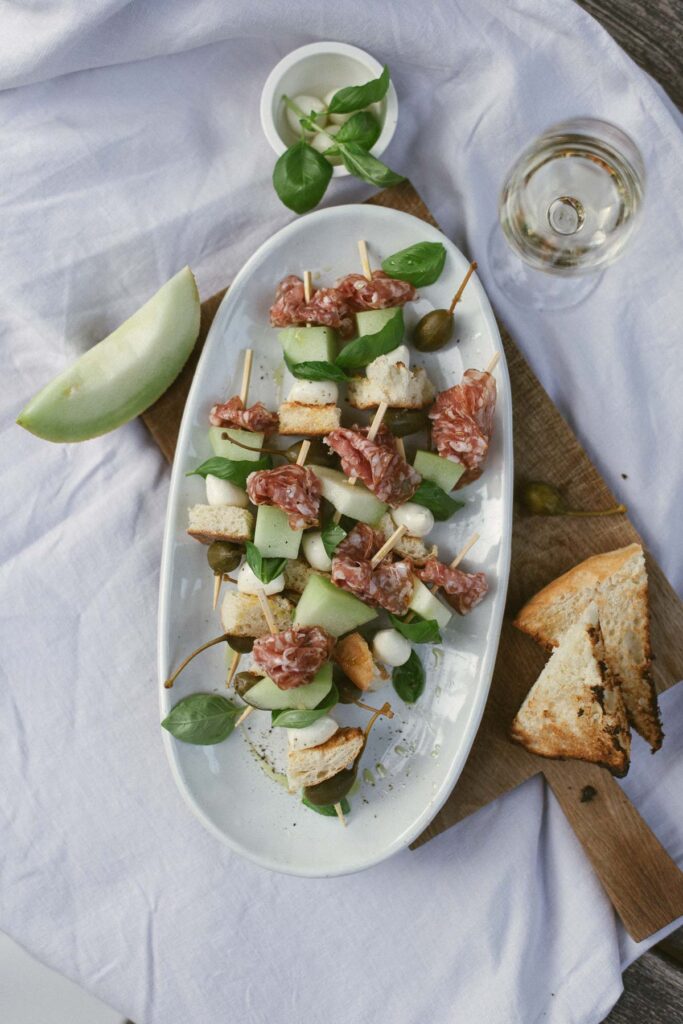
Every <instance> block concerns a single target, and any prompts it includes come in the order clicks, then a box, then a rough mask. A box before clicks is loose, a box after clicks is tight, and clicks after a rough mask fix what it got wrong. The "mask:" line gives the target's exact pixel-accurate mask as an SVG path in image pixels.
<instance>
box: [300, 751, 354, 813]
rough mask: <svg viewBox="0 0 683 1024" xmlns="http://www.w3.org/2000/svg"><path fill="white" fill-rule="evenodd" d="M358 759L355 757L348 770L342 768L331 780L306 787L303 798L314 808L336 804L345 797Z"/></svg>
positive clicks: (351, 784) (352, 780) (352, 779)
mask: <svg viewBox="0 0 683 1024" xmlns="http://www.w3.org/2000/svg"><path fill="white" fill-rule="evenodd" d="M359 761H360V757H357V758H356V760H355V761H354V763H353V765H352V766H351V767H350V768H343V769H342V770H341V771H340V772H337V774H336V775H333V776H332V778H331V779H325V781H324V782H319V783H318V784H317V786H306V787H305V789H304V796H305V797H306V799H307V800H310V802H311V803H312V804H315V805H316V807H325V806H327V805H328V804H338V803H339V801H340V800H341V799H342V798H343V797H345V796H346V794H347V793H348V792H349V790H350V789H351V787H352V786H353V784H354V782H355V781H356V775H357V774H358V764H359Z"/></svg>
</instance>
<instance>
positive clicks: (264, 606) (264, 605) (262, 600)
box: [235, 589, 278, 726]
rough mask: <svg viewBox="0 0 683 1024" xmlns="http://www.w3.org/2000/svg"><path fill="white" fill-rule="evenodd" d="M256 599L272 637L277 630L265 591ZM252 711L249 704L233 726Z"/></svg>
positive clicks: (238, 723)
mask: <svg viewBox="0 0 683 1024" xmlns="http://www.w3.org/2000/svg"><path fill="white" fill-rule="evenodd" d="M258 599H259V604H260V605H261V611H262V612H263V617H264V618H265V620H266V622H267V623H268V629H269V630H270V633H271V636H272V635H274V634H275V633H277V632H278V628H277V626H276V625H275V619H274V618H273V613H272V611H271V609H270V605H269V604H268V598H267V597H266V592H265V590H263V589H261V590H259V591H258ZM253 710H254V709H253V707H252V706H251V704H250V705H249V707H248V708H245V709H244V711H243V712H242V714H241V715H240V717H239V718H238V719H237V721H236V722H235V726H238V725H241V724H242V722H244V721H245V719H247V718H249V715H250V714H251V713H252V711H253Z"/></svg>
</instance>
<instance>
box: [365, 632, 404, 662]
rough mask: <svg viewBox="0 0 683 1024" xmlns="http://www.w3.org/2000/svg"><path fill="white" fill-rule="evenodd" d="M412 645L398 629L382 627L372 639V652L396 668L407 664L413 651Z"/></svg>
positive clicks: (378, 658)
mask: <svg viewBox="0 0 683 1024" xmlns="http://www.w3.org/2000/svg"><path fill="white" fill-rule="evenodd" d="M411 650H412V648H411V646H410V644H409V643H408V641H407V640H406V638H405V637H404V636H401V634H400V633H399V631H398V630H397V629H380V631H379V632H378V633H375V635H374V637H373V639H372V653H373V654H374V655H375V657H376V658H377V660H378V661H383V662H384V664H385V665H391V667H392V668H396V666H397V665H405V663H406V662H407V660H408V658H409V657H410V653H411Z"/></svg>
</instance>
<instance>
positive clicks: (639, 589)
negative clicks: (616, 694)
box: [515, 544, 663, 751]
mask: <svg viewBox="0 0 683 1024" xmlns="http://www.w3.org/2000/svg"><path fill="white" fill-rule="evenodd" d="M591 601H595V602H596V603H597V606H598V613H599V615H600V626H601V628H602V633H603V637H604V640H605V653H606V659H607V664H608V665H609V668H610V671H611V672H612V674H613V675H614V677H615V678H616V680H617V681H618V682H619V683H620V684H621V689H622V693H623V696H624V702H625V704H626V711H627V714H628V717H629V720H630V722H631V724H632V725H633V727H634V729H636V730H637V731H638V732H639V733H640V735H641V736H642V737H643V738H644V739H645V740H647V742H648V743H649V744H650V746H651V747H652V749H653V751H654V750H658V749H659V748H660V747H661V745H662V738H663V733H662V725H661V721H660V718H659V707H658V704H657V694H656V691H655V688H654V684H653V682H652V677H651V675H650V668H651V664H652V661H651V658H652V653H651V649H650V619H649V613H648V596H647V572H646V569H645V558H644V555H643V549H642V547H641V546H640V544H629V545H628V547H625V548H619V549H617V550H616V551H607V552H606V553H605V554H602V555H593V557H592V558H587V559H586V561H585V562H581V563H580V564H579V565H576V566H574V568H573V569H570V570H569V572H566V573H565V574H564V575H563V576H560V577H559V578H558V579H556V580H554V581H553V582H552V583H550V584H548V586H547V587H544V589H543V590H541V591H540V592H539V593H538V594H536V596H535V597H533V598H532V599H531V600H530V601H529V602H528V604H526V605H525V606H524V608H522V610H521V612H520V613H519V615H518V616H517V618H516V619H515V625H516V626H517V628H518V629H521V630H523V631H524V632H525V633H529V634H530V635H531V636H532V637H533V638H534V639H535V640H536V641H538V643H540V644H543V645H544V646H545V647H546V648H548V649H550V648H552V647H556V646H557V644H558V643H559V640H560V637H561V636H562V635H563V633H565V632H566V631H567V629H569V627H570V626H571V625H572V623H574V622H576V620H577V619H578V617H579V615H580V614H581V613H582V612H583V611H584V609H585V608H586V607H587V606H588V604H589V603H590V602H591Z"/></svg>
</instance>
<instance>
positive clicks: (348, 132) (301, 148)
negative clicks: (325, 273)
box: [273, 65, 405, 213]
mask: <svg viewBox="0 0 683 1024" xmlns="http://www.w3.org/2000/svg"><path fill="white" fill-rule="evenodd" d="M388 88H389V69H388V68H387V67H386V65H385V67H384V68H383V69H382V73H381V75H379V77H378V78H374V79H372V80H371V81H370V82H365V83H364V84H363V85H352V86H348V87H347V88H345V89H339V90H338V91H337V92H336V93H335V94H334V96H333V97H332V99H331V101H330V105H329V107H328V108H327V110H325V111H323V113H325V114H352V117H350V118H349V119H348V121H346V122H345V124H343V125H342V126H341V128H340V129H339V131H338V132H337V134H336V135H332V134H331V133H330V132H326V131H325V129H324V128H322V127H321V126H320V125H319V124H318V123H317V120H316V118H317V117H319V116H320V114H319V113H318V112H316V111H310V112H308V113H307V112H306V111H305V110H302V109H301V107H299V106H298V105H297V104H296V103H295V102H294V101H293V100H292V99H290V98H289V97H288V96H283V97H282V100H283V102H284V103H285V105H286V106H287V107H288V108H289V110H291V111H293V113H294V114H296V116H297V118H298V119H299V124H300V125H301V130H302V138H301V139H300V140H299V141H298V142H295V143H294V144H293V145H291V146H289V148H288V149H286V150H285V152H284V153H283V154H282V156H280V157H279V158H278V160H277V161H276V163H275V167H274V169H273V186H274V188H275V191H276V192H277V194H278V196H279V198H280V200H281V201H282V202H283V203H284V204H285V206H287V207H288V208H289V209H290V210H294V212H295V213H306V212H307V211H308V210H312V209H313V207H314V206H317V205H318V203H319V202H320V200H321V199H322V197H323V196H324V195H325V192H326V190H327V186H328V185H329V183H330V178H331V177H332V164H331V163H330V160H329V159H328V157H340V158H341V161H342V163H343V164H344V166H345V167H346V169H347V171H349V173H350V174H353V175H354V177H356V178H361V179H362V180H363V181H368V182H370V184H372V185H379V186H381V187H382V188H386V187H388V186H389V185H397V184H398V183H399V182H401V181H404V180H405V179H404V177H403V175H401V174H397V173H396V172H395V171H392V170H391V168H390V167H387V165H386V164H383V163H382V161H381V160H378V159H377V157H374V156H373V155H372V154H371V153H370V149H371V148H372V147H373V146H374V144H375V143H376V142H377V139H378V138H379V136H380V133H381V125H380V123H379V121H378V120H377V118H376V117H375V116H374V114H372V113H371V112H370V111H368V110H365V109H364V108H365V107H368V106H370V104H372V103H379V101H380V100H382V99H384V97H385V96H386V94H387V90H388ZM306 131H309V132H321V133H322V134H323V135H327V137H328V139H329V141H330V145H329V148H328V149H327V150H326V151H325V153H319V152H318V151H317V150H316V149H314V148H313V146H311V145H309V143H308V142H306V141H305V139H304V138H303V133H304V132H306Z"/></svg>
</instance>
